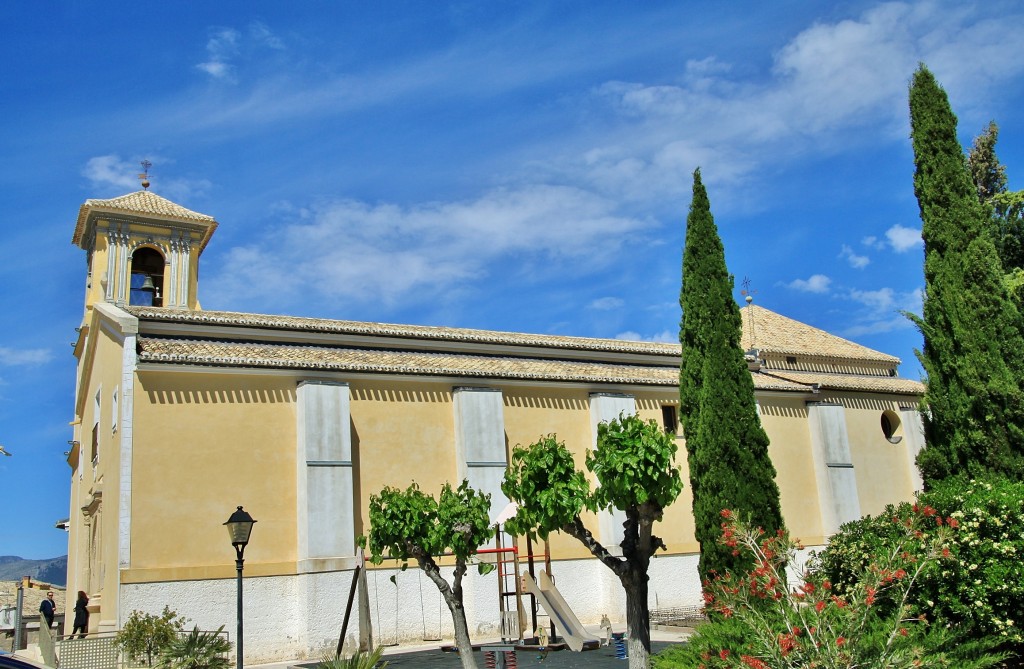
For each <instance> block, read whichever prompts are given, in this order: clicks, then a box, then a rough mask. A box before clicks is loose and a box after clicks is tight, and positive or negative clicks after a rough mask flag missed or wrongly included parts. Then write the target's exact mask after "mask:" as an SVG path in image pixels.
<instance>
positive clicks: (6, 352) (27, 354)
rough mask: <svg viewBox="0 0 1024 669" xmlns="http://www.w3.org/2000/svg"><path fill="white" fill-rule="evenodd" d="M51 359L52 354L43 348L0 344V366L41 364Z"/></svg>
mask: <svg viewBox="0 0 1024 669" xmlns="http://www.w3.org/2000/svg"><path fill="white" fill-rule="evenodd" d="M52 359H53V354H52V353H51V352H50V351H49V350H48V349H45V348H26V349H16V348H7V347H6V346H0V366H4V367H15V366H27V365H42V364H45V363H47V362H50V360H52Z"/></svg>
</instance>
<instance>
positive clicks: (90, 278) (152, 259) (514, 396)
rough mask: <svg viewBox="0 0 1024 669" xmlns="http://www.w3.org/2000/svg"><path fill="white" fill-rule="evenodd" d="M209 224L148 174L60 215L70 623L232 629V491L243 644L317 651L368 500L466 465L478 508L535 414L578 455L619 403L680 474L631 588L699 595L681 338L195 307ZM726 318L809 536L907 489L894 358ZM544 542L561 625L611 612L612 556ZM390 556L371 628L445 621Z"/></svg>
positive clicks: (398, 637) (789, 516)
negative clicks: (681, 395) (70, 337)
mask: <svg viewBox="0 0 1024 669" xmlns="http://www.w3.org/2000/svg"><path fill="white" fill-rule="evenodd" d="M216 228H217V221H216V220H215V219H214V218H213V217H211V216H208V215H205V214H199V213H196V212H193V211H190V210H188V209H186V208H184V207H182V206H179V205H177V204H175V203H173V202H170V201H168V200H166V199H164V198H162V197H160V196H158V195H156V194H155V193H152V192H150V191H148V190H143V191H139V192H135V193H131V194H128V195H125V196H122V197H117V198H113V199H105V200H100V199H93V200H87V201H86V202H85V204H83V205H82V207H81V209H80V211H79V214H78V219H77V222H76V224H75V228H74V234H73V238H72V241H73V243H74V244H75V245H77V246H78V247H80V248H81V249H82V250H83V251H84V252H85V257H86V260H87V272H86V273H85V274H84V276H83V282H84V284H85V305H84V307H85V308H84V314H83V318H82V323H81V327H80V328H79V329H78V339H77V343H76V345H75V349H74V354H75V357H76V358H77V361H78V368H77V377H76V380H75V383H76V387H75V407H74V423H73V429H74V434H73V437H72V438H73V440H74V441H73V447H72V450H71V451H70V453H69V455H68V464H69V465H70V468H71V513H70V518H71V520H70V535H69V542H70V545H69V556H68V581H67V588H68V592H69V593H74V592H77V591H78V590H83V591H85V592H86V593H88V594H89V597H90V608H91V609H92V610H93V614H92V616H91V617H90V625H91V626H92V628H93V629H92V631H110V630H117V629H120V627H121V625H122V624H123V623H124V622H125V620H126V619H127V618H128V616H129V615H130V614H131V613H132V611H134V610H140V611H144V612H149V613H159V612H161V611H162V610H163V609H164V607H165V606H169V607H170V608H171V609H173V610H174V611H177V612H178V613H179V614H181V615H183V616H184V617H186V618H187V619H188V620H189V627H191V626H192V625H198V626H199V627H200V629H206V630H215V629H217V628H218V627H220V626H221V625H223V626H224V628H225V629H226V630H229V631H230V632H232V637H233V636H234V635H233V632H234V629H235V627H234V626H235V598H236V583H235V574H236V571H235V552H234V550H233V548H232V547H231V543H230V541H229V538H228V535H227V532H226V531H225V528H224V522H225V521H226V520H227V519H228V517H229V516H230V515H231V513H232V512H233V511H234V510H235V509H236V507H238V506H243V507H244V509H245V511H247V512H248V513H250V514H251V515H252V517H253V518H255V519H256V521H257V522H256V525H255V527H254V529H253V532H252V537H251V540H250V542H249V544H248V547H247V548H246V550H245V565H244V576H245V578H244V597H245V601H244V611H245V660H246V662H249V663H259V662H270V661H276V660H284V659H291V658H300V657H310V658H314V659H318V658H319V657H320V656H321V654H322V652H323V650H324V649H325V648H328V649H333V648H334V646H335V645H336V644H337V640H338V635H339V632H340V629H341V625H342V620H343V618H344V614H345V606H346V601H347V598H348V591H349V587H350V584H351V582H352V578H353V571H354V568H355V566H356V564H357V543H356V542H357V538H358V537H359V536H360V535H361V534H365V533H366V532H367V531H368V529H369V528H368V522H369V521H368V502H369V497H370V495H371V494H375V493H377V492H379V491H380V490H381V488H383V487H384V486H394V487H399V488H402V489H404V488H406V487H407V486H408V485H409V484H410V483H411V482H413V481H416V482H417V483H418V484H419V485H420V487H421V488H422V489H423V490H424V491H426V492H427V493H431V494H435V495H436V494H437V493H438V492H439V491H440V489H441V486H442V484H443V483H445V482H452V483H453V484H457V483H458V482H459V481H461V480H462V479H464V478H467V479H469V481H470V483H471V484H472V485H473V486H474V487H476V488H478V489H481V490H483V491H485V492H488V493H490V494H491V496H492V498H491V503H492V514H493V516H492V517H496V516H497V515H498V514H499V513H501V511H502V510H503V509H504V507H505V505H506V504H507V500H506V499H505V498H504V497H503V495H502V493H501V490H500V481H501V479H502V476H503V474H504V470H505V467H506V464H507V461H508V457H509V454H510V451H511V449H512V448H513V447H514V446H516V445H518V444H523V445H526V444H530V443H532V442H534V441H536V440H537V439H538V438H540V437H541V436H544V435H547V434H550V433H554V434H556V435H557V436H558V438H559V439H560V440H562V441H564V442H565V443H566V445H567V446H568V447H569V449H570V450H571V451H572V452H573V453H574V454H575V455H576V458H577V464H578V466H580V467H581V468H582V465H583V454H584V453H585V451H586V450H587V449H588V448H593V447H594V445H595V440H596V434H597V425H598V423H599V422H601V421H606V420H609V419H612V418H615V417H617V416H618V415H619V414H620V412H627V413H637V414H639V415H640V416H642V417H643V418H645V419H654V420H657V421H658V422H659V423H660V424H662V425H664V428H665V429H666V430H668V431H669V432H671V433H673V434H676V439H677V440H678V443H679V446H680V448H679V452H678V455H677V458H678V464H679V466H680V468H681V470H682V471H683V472H684V483H686V486H685V487H684V490H683V493H682V495H681V496H680V497H679V499H678V501H677V502H676V503H675V504H674V505H673V506H672V507H671V508H669V509H668V510H667V511H666V513H665V517H664V520H663V521H662V523H660V525H659V526H658V527H657V528H656V530H655V531H656V533H657V534H658V535H659V536H661V537H663V538H664V540H665V544H666V546H667V549H668V550H667V551H665V552H662V553H659V557H658V558H657V559H655V560H653V561H652V566H651V583H650V606H651V608H652V609H654V610H657V609H659V608H672V607H683V606H697V605H699V604H700V603H701V597H700V584H699V581H698V577H697V553H698V545H697V543H696V541H695V540H694V528H693V519H692V516H691V498H690V496H689V484H688V480H687V479H686V475H685V472H686V462H685V458H686V451H685V448H683V437H682V435H681V434H678V430H677V415H676V414H677V408H678V378H679V364H680V347H679V345H678V344H666V343H653V342H635V341H621V340H612V339H588V338H581V337H565V336H552V335H533V334H526V333H518V332H491V331H483V330H471V329H463V328H452V327H440V326H439V327H426V326H420V325H397V324H386V323H372V322H360V321H344V320H326V319H320V318H300V317H294V316H275V315H266V314H255V313H235V312H226V311H205V310H203V309H202V308H201V307H200V303H199V276H200V273H199V262H200V258H201V256H202V253H203V250H204V249H205V248H206V246H207V244H208V243H209V241H210V238H211V236H212V235H213V233H214V231H215V230H216ZM741 313H742V318H743V326H744V333H743V347H744V349H745V350H746V351H747V353H748V361H749V367H750V373H751V375H752V377H753V380H754V387H755V389H756V399H757V402H758V408H759V411H760V415H761V420H762V422H763V424H764V427H765V429H766V431H767V433H768V436H769V437H770V439H771V445H770V447H769V453H770V456H771V458H772V460H773V462H774V464H775V467H776V470H777V472H778V475H777V479H776V480H777V482H778V485H779V489H780V491H781V497H782V510H783V514H784V516H785V521H786V524H787V527H788V528H789V529H790V531H791V532H792V534H793V535H794V536H796V537H799V538H800V539H801V540H802V541H803V543H804V544H805V545H807V546H810V547H814V546H820V545H822V544H824V543H825V542H826V541H827V538H828V537H829V536H830V535H831V534H833V533H834V532H836V530H837V529H838V527H839V526H840V524H842V523H844V522H846V521H849V520H853V519H857V518H860V517H861V516H862V515H865V514H876V513H878V512H880V511H881V510H882V509H883V508H884V506H885V505H886V504H888V503H892V502H896V501H899V500H905V499H910V498H911V497H912V495H913V493H914V491H915V490H917V489H919V488H920V486H921V481H920V479H919V476H918V474H917V469H916V467H915V465H914V458H915V456H916V454H917V452H918V450H919V449H920V448H921V447H922V445H923V433H922V429H921V421H920V416H919V414H918V410H917V406H918V402H919V399H920V397H921V395H922V393H923V387H922V385H921V384H920V383H919V382H917V381H913V380H908V379H903V378H900V377H899V376H898V374H897V367H898V365H899V359H897V358H895V357H893V356H890V355H886V354H884V353H880V352H878V351H874V350H871V349H869V348H866V347H864V346H860V345H858V344H855V343H853V342H850V341H847V340H845V339H842V338H840V337H837V336H834V335H831V334H829V333H827V332H824V331H822V330H819V329H816V328H813V327H810V326H808V325H805V324H803V323H800V322H797V321H794V320H791V319H789V318H786V317H785V316H783V315H780V314H777V313H774V312H772V311H770V310H768V309H765V308H763V307H761V306H758V305H754V304H748V305H747V306H746V307H744V308H743V309H742V310H741ZM585 520H586V522H587V525H588V527H590V528H591V529H592V530H593V531H594V534H595V536H597V537H598V538H599V539H600V540H601V541H602V542H603V543H604V544H605V546H607V547H609V548H612V547H614V546H615V544H617V543H618V541H619V540H620V539H621V533H622V528H621V526H620V525H619V523H617V522H615V518H613V517H612V516H610V515H606V514H598V515H592V516H589V517H587V518H585ZM523 543H525V542H523ZM519 549H520V554H521V555H523V554H524V552H525V547H524V546H523V545H520V546H519ZM548 551H549V556H550V560H551V572H552V575H553V576H554V578H555V580H556V583H557V586H558V589H559V591H560V592H561V594H562V596H563V597H564V598H565V601H566V603H567V604H568V606H569V607H570V608H571V609H572V610H573V612H575V614H576V615H577V616H578V618H579V619H580V620H581V621H582V622H583V623H585V624H596V623H597V622H598V621H599V620H600V618H601V616H602V614H605V613H607V614H608V615H609V616H610V617H611V619H612V620H613V621H617V624H619V625H621V622H622V621H623V620H624V616H625V606H624V597H623V594H622V590H621V587H620V586H619V584H618V581H617V580H616V579H615V578H614V577H613V576H612V575H611V572H610V571H609V570H608V569H607V568H605V567H604V566H603V565H601V564H599V563H598V561H597V560H595V559H592V558H590V557H589V554H588V553H586V552H585V551H584V549H583V548H582V546H580V545H579V543H578V542H576V541H575V540H574V539H572V538H570V537H564V536H561V535H553V536H552V538H551V541H550V546H549V549H548ZM397 567H398V565H396V564H394V563H389V562H385V563H384V564H383V565H381V566H380V567H378V568H373V567H372V566H371V569H370V570H369V571H368V572H367V585H368V590H369V616H370V621H369V622H371V623H372V626H373V629H374V634H375V639H376V641H377V642H378V643H409V642H417V643H419V642H422V640H424V639H438V638H446V639H451V634H452V632H451V617H450V615H449V613H448V611H447V609H446V608H445V606H444V604H443V603H442V602H441V599H440V595H439V593H438V592H437V589H436V587H435V586H434V585H433V583H431V582H430V581H429V580H427V579H426V578H425V577H423V576H422V575H421V574H420V573H419V570H417V569H409V570H407V571H400V570H399V569H398V568H397ZM476 572H477V570H475V569H474V570H471V571H470V574H471V576H467V582H466V584H465V599H466V608H467V616H468V619H469V626H470V633H471V635H472V636H473V638H474V641H476V640H478V639H481V640H487V639H493V638H495V637H497V636H498V634H499V629H500V624H501V614H500V611H501V604H500V602H499V599H500V598H499V584H498V580H497V575H496V574H495V573H491V574H487V575H479V574H477V573H476ZM356 615H357V613H356V612H355V611H354V612H353V617H355V616H356ZM69 624H70V623H69ZM353 625H354V623H352V624H350V629H353ZM65 631H66V632H70V629H68V630H65Z"/></svg>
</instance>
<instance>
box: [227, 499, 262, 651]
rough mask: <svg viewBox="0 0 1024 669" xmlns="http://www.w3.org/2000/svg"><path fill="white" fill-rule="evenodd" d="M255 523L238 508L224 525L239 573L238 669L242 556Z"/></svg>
mask: <svg viewBox="0 0 1024 669" xmlns="http://www.w3.org/2000/svg"><path fill="white" fill-rule="evenodd" d="M255 522H256V521H255V520H253V519H252V516H250V515H249V514H248V513H246V512H245V511H243V510H242V507H238V509H236V510H235V512H234V513H232V514H231V517H230V518H228V521H227V522H226V523H224V524H225V525H227V527H228V535H229V536H230V537H231V545H232V546H234V547H235V569H236V570H237V571H238V640H237V641H236V642H235V653H236V655H237V659H238V669H242V563H243V562H244V560H243V559H242V555H243V554H244V553H245V545H246V544H248V543H249V535H250V534H251V533H252V525H253V523H255Z"/></svg>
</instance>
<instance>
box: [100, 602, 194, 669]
mask: <svg viewBox="0 0 1024 669" xmlns="http://www.w3.org/2000/svg"><path fill="white" fill-rule="evenodd" d="M184 627H185V619H184V618H183V617H181V616H179V615H178V614H177V613H176V612H174V611H172V610H171V609H170V607H168V606H165V607H164V611H163V613H161V614H160V615H158V616H156V615H153V614H151V613H143V612H142V611H132V613H131V615H130V616H128V620H126V621H125V623H124V625H123V626H122V627H121V630H120V631H119V632H118V633H117V634H116V635H115V636H114V645H115V646H117V647H118V649H120V651H121V652H122V653H124V655H125V659H126V660H127V662H128V663H132V662H134V663H136V664H138V663H142V664H145V665H146V666H147V667H152V666H153V660H155V659H157V658H158V657H159V656H160V653H162V652H163V651H164V650H165V649H166V648H167V647H168V646H170V645H171V644H172V643H173V642H174V640H175V639H177V638H178V632H180V631H181V630H182V629H184Z"/></svg>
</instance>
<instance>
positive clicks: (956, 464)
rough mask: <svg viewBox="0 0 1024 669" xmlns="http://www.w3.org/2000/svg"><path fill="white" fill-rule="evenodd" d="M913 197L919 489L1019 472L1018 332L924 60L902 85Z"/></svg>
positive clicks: (981, 214)
mask: <svg viewBox="0 0 1024 669" xmlns="http://www.w3.org/2000/svg"><path fill="white" fill-rule="evenodd" d="M910 124H911V138H912V141H913V147H914V163H915V166H916V171H915V174H914V193H915V195H916V196H917V201H918V206H919V208H920V212H921V220H922V223H923V226H922V236H923V238H924V245H925V261H924V276H925V300H924V313H923V317H920V318H918V317H916V316H912V319H913V320H914V322H915V323H916V324H917V326H918V328H919V329H920V330H921V333H922V335H923V336H924V347H923V349H922V351H920V352H919V353H918V357H919V359H920V361H921V364H922V366H923V367H924V369H925V373H926V374H927V390H926V392H925V396H924V401H923V405H924V409H925V410H924V411H923V416H924V426H925V438H926V442H927V446H926V447H925V448H924V449H923V450H922V451H921V453H920V455H919V456H918V466H919V467H920V469H921V474H922V476H923V477H924V479H925V483H926V485H930V484H932V483H935V482H937V481H939V480H942V479H945V478H947V477H950V476H953V475H956V474H966V475H969V476H977V475H982V474H985V473H987V472H994V473H998V474H1003V475H1007V476H1009V477H1011V478H1014V479H1018V480H1020V479H1022V478H1024V355H1022V353H1024V331H1022V322H1021V317H1020V313H1019V312H1018V310H1017V307H1016V306H1015V305H1014V304H1013V303H1012V302H1011V301H1010V299H1009V297H1008V293H1007V289H1006V286H1005V284H1004V283H1003V280H1002V267H1001V263H1000V261H999V257H998V254H997V252H996V247H995V244H994V242H993V238H992V237H993V236H992V234H990V233H991V230H990V228H989V225H990V222H989V216H988V212H987V210H986V208H985V206H984V205H983V204H982V203H981V201H980V200H979V198H978V192H977V190H976V187H975V185H974V182H973V181H972V179H971V174H970V171H969V169H968V165H967V161H966V159H965V157H964V153H963V148H962V147H961V146H960V143H959V141H958V140H957V137H956V117H955V116H954V115H953V111H952V109H951V108H950V105H949V100H948V99H947V97H946V93H945V91H944V90H943V89H942V88H941V86H939V84H938V82H937V81H936V80H935V77H934V76H933V75H932V73H931V72H930V71H928V69H927V68H926V67H924V65H921V66H920V68H919V69H918V70H917V72H916V73H915V74H914V78H913V81H912V83H911V86H910Z"/></svg>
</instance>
